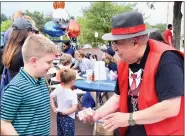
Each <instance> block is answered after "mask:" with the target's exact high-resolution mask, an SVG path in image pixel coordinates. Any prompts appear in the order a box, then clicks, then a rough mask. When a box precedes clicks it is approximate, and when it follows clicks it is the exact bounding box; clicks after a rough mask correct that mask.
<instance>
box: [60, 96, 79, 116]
mask: <svg viewBox="0 0 185 136" xmlns="http://www.w3.org/2000/svg"><path fill="white" fill-rule="evenodd" d="M71 105H72V107H71V108H68V109H66V110H64V111H62V114H63V115H70V114H72V113H74V112H75V111H76V110H77V105H78V98H77V94H76V93H73V99H72V104H71Z"/></svg>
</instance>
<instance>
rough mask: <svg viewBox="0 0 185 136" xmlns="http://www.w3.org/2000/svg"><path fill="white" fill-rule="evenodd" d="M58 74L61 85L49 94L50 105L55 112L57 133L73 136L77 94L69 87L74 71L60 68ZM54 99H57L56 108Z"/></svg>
mask: <svg viewBox="0 0 185 136" xmlns="http://www.w3.org/2000/svg"><path fill="white" fill-rule="evenodd" d="M58 74H59V77H60V81H61V86H59V87H57V88H56V89H55V90H54V91H53V92H52V93H51V94H50V103H51V107H52V109H53V111H54V112H56V113H57V133H58V136H74V135H75V111H76V110H77V104H78V100H77V94H76V93H75V92H74V91H72V90H71V87H72V86H73V84H74V80H75V79H76V72H75V71H73V70H72V69H61V70H60V71H59V73H58ZM54 99H57V105H58V107H57V108H56V106H55V104H54Z"/></svg>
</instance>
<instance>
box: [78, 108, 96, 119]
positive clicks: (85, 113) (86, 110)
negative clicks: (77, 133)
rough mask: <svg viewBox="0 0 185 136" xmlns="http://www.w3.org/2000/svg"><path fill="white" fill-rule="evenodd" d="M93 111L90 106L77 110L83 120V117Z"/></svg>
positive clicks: (91, 113)
mask: <svg viewBox="0 0 185 136" xmlns="http://www.w3.org/2000/svg"><path fill="white" fill-rule="evenodd" d="M93 112H94V111H93V110H92V109H91V108H87V109H85V110H82V111H79V112H78V117H79V119H80V120H83V118H85V117H86V116H88V115H90V116H92V115H93Z"/></svg>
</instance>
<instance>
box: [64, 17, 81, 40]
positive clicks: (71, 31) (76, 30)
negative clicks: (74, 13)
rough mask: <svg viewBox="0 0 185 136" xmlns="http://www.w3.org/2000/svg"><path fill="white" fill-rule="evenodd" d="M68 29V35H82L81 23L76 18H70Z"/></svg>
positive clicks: (73, 36)
mask: <svg viewBox="0 0 185 136" xmlns="http://www.w3.org/2000/svg"><path fill="white" fill-rule="evenodd" d="M66 30H67V32H68V36H69V37H71V38H76V37H77V36H79V35H80V25H79V24H78V23H77V22H76V21H75V20H70V22H69V25H68V28H67V29H66Z"/></svg>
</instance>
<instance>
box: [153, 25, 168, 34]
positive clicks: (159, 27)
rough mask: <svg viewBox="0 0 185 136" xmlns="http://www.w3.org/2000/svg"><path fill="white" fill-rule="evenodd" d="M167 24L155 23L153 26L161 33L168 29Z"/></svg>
mask: <svg viewBox="0 0 185 136" xmlns="http://www.w3.org/2000/svg"><path fill="white" fill-rule="evenodd" d="M166 26H167V24H156V25H153V26H152V27H153V28H157V29H158V30H159V31H160V32H161V33H163V32H164V31H165V30H166Z"/></svg>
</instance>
